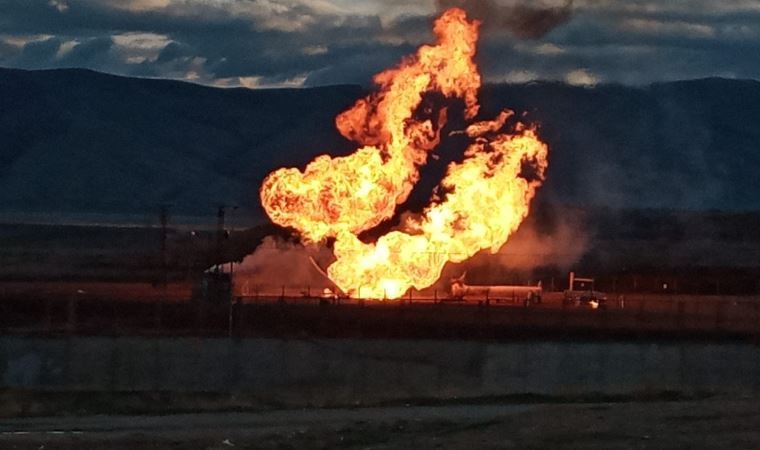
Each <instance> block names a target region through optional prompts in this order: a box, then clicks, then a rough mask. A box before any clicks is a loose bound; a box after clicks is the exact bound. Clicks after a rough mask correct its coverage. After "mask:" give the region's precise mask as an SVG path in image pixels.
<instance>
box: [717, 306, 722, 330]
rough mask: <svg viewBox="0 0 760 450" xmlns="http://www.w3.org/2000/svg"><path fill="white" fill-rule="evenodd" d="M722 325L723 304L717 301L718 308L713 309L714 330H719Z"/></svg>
mask: <svg viewBox="0 0 760 450" xmlns="http://www.w3.org/2000/svg"><path fill="white" fill-rule="evenodd" d="M722 325H723V302H722V301H720V300H718V306H717V308H715V329H716V330H720V328H721V326H722Z"/></svg>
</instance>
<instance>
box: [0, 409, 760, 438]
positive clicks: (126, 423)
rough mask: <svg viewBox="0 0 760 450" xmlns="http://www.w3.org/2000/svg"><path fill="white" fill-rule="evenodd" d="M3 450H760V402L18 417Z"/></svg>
mask: <svg viewBox="0 0 760 450" xmlns="http://www.w3.org/2000/svg"><path fill="white" fill-rule="evenodd" d="M0 448H3V449H35V450H53V449H66V450H73V449H119V450H121V449H123V450H127V449H129V450H144V449H182V450H185V449H187V450H191V449H192V450H195V449H204V450H207V449H214V450H219V449H222V450H224V449H232V448H241V449H299V450H300V449H311V448H314V449H332V448H346V449H397V448H401V449H405V448H408V449H415V450H423V449H439V448H440V449H444V448H445V449H466V450H472V449H511V448H514V449H552V450H558V449H600V450H601V449H604V450H612V449H626V450H627V449H687V448H688V449H716V448H730V449H757V448H760V406H758V403H757V399H753V398H744V399H729V398H710V399H706V400H699V401H673V402H626V403H582V404H566V403H552V404H477V405H468V404H465V405H442V406H394V407H373V408H349V409H328V410H324V409H304V410H287V411H274V412H272V411H270V412H260V413H216V414H180V415H171V416H158V417H153V416H94V417H79V418H35V419H12V420H7V421H4V422H3V423H2V424H1V425H0Z"/></svg>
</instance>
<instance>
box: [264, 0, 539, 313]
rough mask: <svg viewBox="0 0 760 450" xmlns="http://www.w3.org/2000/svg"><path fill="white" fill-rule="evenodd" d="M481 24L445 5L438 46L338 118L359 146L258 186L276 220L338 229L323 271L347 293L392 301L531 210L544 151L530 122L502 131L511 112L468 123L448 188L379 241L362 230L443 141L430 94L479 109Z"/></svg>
mask: <svg viewBox="0 0 760 450" xmlns="http://www.w3.org/2000/svg"><path fill="white" fill-rule="evenodd" d="M478 28H479V23H478V22H477V21H471V20H468V19H467V16H466V14H465V12H464V11H463V10H461V9H458V8H453V9H450V10H448V11H446V12H444V13H443V15H442V16H441V17H439V18H438V19H437V20H436V21H435V26H434V31H435V35H436V38H437V40H436V42H435V43H434V44H432V45H423V46H422V47H420V48H419V49H418V50H417V53H416V54H415V55H413V56H410V57H408V58H406V59H404V61H403V62H402V63H401V64H400V65H399V66H398V67H395V68H392V69H389V70H386V71H384V72H381V73H379V74H377V75H376V76H375V78H374V81H375V83H376V84H377V86H378V90H377V91H376V92H375V93H373V94H371V95H369V96H368V97H366V98H363V99H360V100H358V101H357V102H356V103H355V104H354V105H353V106H352V107H351V108H350V109H348V110H346V111H344V112H343V113H341V114H340V115H338V117H337V118H336V126H337V128H338V130H339V131H340V133H341V134H342V135H343V136H345V137H346V138H347V139H350V140H352V141H354V142H356V143H357V144H358V146H359V147H358V149H357V150H356V151H355V152H354V153H352V154H351V155H349V156H345V157H339V158H332V157H330V156H328V155H323V156H319V157H317V158H316V159H315V160H314V161H312V162H311V163H310V164H309V165H307V166H306V168H305V170H303V171H300V170H298V169H295V168H284V169H279V170H277V171H275V172H273V173H271V174H270V175H269V176H267V178H266V179H265V180H264V182H263V184H262V186H261V190H260V195H261V201H262V205H263V207H264V209H265V211H266V212H267V214H268V216H269V217H270V218H271V220H272V221H273V222H275V223H277V224H278V225H281V226H286V227H291V228H294V229H296V230H297V231H298V232H299V233H300V235H301V236H302V238H303V239H304V240H306V241H310V242H319V241H322V240H324V239H326V238H335V244H334V252H335V257H336V261H335V262H334V263H333V264H332V265H331V266H330V267H328V269H327V273H328V276H329V277H330V279H331V280H332V281H333V282H335V284H336V285H337V286H338V287H340V288H341V290H343V291H344V292H345V293H347V294H348V295H350V296H353V297H363V298H387V299H393V298H398V297H401V296H402V295H404V293H405V292H406V291H407V290H408V289H409V288H411V287H414V288H416V289H423V288H425V287H428V286H430V285H432V284H433V283H435V281H436V280H437V279H438V278H439V277H440V275H441V271H442V270H443V266H444V265H445V264H446V263H447V262H449V261H452V262H461V261H464V260H466V259H469V258H470V257H472V256H473V255H474V254H475V253H477V252H479V251H481V250H484V249H489V250H490V251H492V252H496V251H497V250H498V249H499V248H500V247H501V246H503V245H504V244H505V243H506V242H507V240H508V239H509V236H510V235H511V234H512V233H514V231H515V230H516V229H517V228H518V227H519V225H520V223H521V222H522V220H523V219H524V218H525V217H526V216H527V215H528V212H529V209H530V202H531V200H532V199H533V197H534V196H535V194H536V190H537V189H538V188H539V187H540V186H541V183H542V181H543V179H544V173H545V171H546V167H547V155H548V148H547V146H546V144H544V143H543V142H541V140H540V139H539V138H538V136H537V134H536V131H535V129H534V128H530V127H526V126H524V125H522V124H520V123H518V124H517V126H516V127H514V130H515V131H512V132H507V131H502V130H503V129H504V128H505V124H506V122H507V121H508V119H509V118H510V117H511V116H512V115H513V113H512V112H511V111H504V112H502V113H501V114H499V116H498V117H497V118H496V119H494V120H483V121H478V122H474V123H471V124H470V125H469V126H468V127H467V129H466V130H465V134H466V135H467V136H468V137H469V138H470V139H471V140H472V142H471V143H470V145H469V146H468V147H467V149H466V150H465V153H464V159H463V160H462V161H461V162H455V163H451V164H450V165H449V167H448V169H447V173H446V175H445V176H444V179H443V180H442V181H441V185H442V187H443V188H444V190H445V191H446V192H447V194H446V195H445V196H443V197H442V198H440V199H435V200H434V201H432V202H431V204H430V206H428V207H427V208H426V209H425V210H424V211H423V213H422V214H421V215H420V216H419V217H417V218H415V219H409V220H407V221H406V222H405V223H404V224H402V226H401V227H400V228H399V229H397V230H394V231H391V232H389V233H387V234H385V235H383V236H381V237H380V238H379V239H378V240H377V242H374V243H365V242H362V241H361V240H360V239H359V238H358V234H359V233H361V232H362V231H365V230H368V229H371V228H373V227H375V226H377V225H379V224H380V223H382V222H383V221H385V220H388V219H389V218H391V217H393V215H394V214H395V213H396V209H397V206H398V205H399V204H401V203H403V202H404V201H406V199H407V198H408V196H409V194H410V193H411V191H412V188H413V187H414V185H415V184H416V183H417V181H418V180H419V177H420V174H419V168H420V167H421V166H423V165H424V164H425V163H426V162H427V159H428V156H429V155H430V153H431V152H433V151H434V150H435V148H436V147H437V145H438V143H439V142H440V138H441V137H440V132H441V129H442V128H443V127H444V125H445V124H446V119H447V110H446V109H445V108H442V109H441V110H440V112H439V113H438V114H437V115H434V117H423V118H420V116H421V115H420V114H417V111H418V109H419V108H420V105H421V104H422V102H423V98H424V96H425V95H427V94H430V93H438V94H440V95H442V96H444V97H446V98H458V99H461V100H462V101H463V102H464V107H465V118H466V119H468V120H473V119H474V118H475V117H476V116H477V114H478V109H479V105H478V99H477V91H478V89H479V88H480V84H481V78H480V74H479V73H478V70H477V66H476V64H475V63H474V61H473V58H474V56H475V53H476V44H477V40H478ZM428 115H430V114H428Z"/></svg>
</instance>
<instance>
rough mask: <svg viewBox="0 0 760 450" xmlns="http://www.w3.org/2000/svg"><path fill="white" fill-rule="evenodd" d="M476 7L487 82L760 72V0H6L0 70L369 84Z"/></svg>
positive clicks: (259, 83)
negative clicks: (455, 16) (456, 12)
mask: <svg viewBox="0 0 760 450" xmlns="http://www.w3.org/2000/svg"><path fill="white" fill-rule="evenodd" d="M463 3H465V4H469V3H472V4H477V6H476V7H474V8H473V7H472V6H470V7H469V8H467V9H469V10H471V11H472V12H474V13H475V14H476V15H478V14H480V15H483V16H484V18H485V19H486V20H485V24H484V30H483V38H482V41H481V47H480V54H479V57H478V60H479V64H480V65H481V67H482V70H483V73H484V76H485V78H486V81H489V82H499V81H508V82H525V81H530V80H534V79H545V80H562V81H567V82H569V83H572V84H595V83H608V82H615V83H624V84H634V85H637V84H646V83H650V82H656V81H669V80H676V79H691V78H702V77H711V76H719V77H727V78H753V79H755V78H758V73H760V58H758V50H760V1H758V0H724V1H714V0H681V1H647V0H633V1H631V0H575V1H569V0H546V1H543V2H542V1H538V2H519V1H515V0H490V1H488V2H485V1H483V0H481V1H476V0H471V1H465V0H438V1H436V0H424V1H418V2H408V1H402V0H382V1H381V0H0V66H2V67H11V68H24V69H42V68H62V67H80V68H89V69H94V70H98V71H103V72H109V73H115V74H121V75H129V76H143V77H159V78H173V79H183V80H188V81H194V82H197V83H203V84H209V85H217V86H246V87H270V86H313V85H328V84H338V83H362V84H367V83H368V81H369V80H370V77H371V75H372V74H373V73H375V72H377V71H379V70H382V69H383V68H385V67H389V66H391V65H394V64H396V63H397V62H398V60H399V58H400V57H401V56H403V55H405V54H408V53H411V52H413V50H414V48H415V47H416V46H418V45H419V44H421V43H424V42H429V41H430V40H431V37H432V36H431V31H430V29H431V21H432V18H433V17H434V15H435V14H436V12H437V11H438V10H440V9H441V8H442V7H445V6H450V5H453V4H463Z"/></svg>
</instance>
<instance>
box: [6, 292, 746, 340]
mask: <svg viewBox="0 0 760 450" xmlns="http://www.w3.org/2000/svg"><path fill="white" fill-rule="evenodd" d="M294 290H296V291H297V289H296V288H292V289H284V290H283V289H281V290H280V292H279V294H278V293H272V292H260V293H258V295H254V296H249V297H242V296H238V297H235V298H234V299H233V301H232V302H228V303H218V304H212V303H208V302H205V301H201V300H197V299H196V300H177V299H174V300H167V299H161V298H160V297H157V298H155V299H152V300H142V301H134V300H116V299H111V298H108V297H99V296H86V295H69V296H66V297H51V296H40V297H35V296H22V297H14V298H5V299H3V300H1V301H0V331H2V332H4V333H24V334H35V335H59V334H70V335H178V336H189V335H200V336H228V337H243V336H286V335H315V336H328V337H353V336H377V337H423V338H428V337H429V338H449V337H459V338H477V339H490V338H507V337H523V336H533V335H536V336H541V337H549V338H551V337H554V336H561V337H565V336H568V335H576V336H582V337H594V338H604V337H612V338H615V337H625V336H638V337H646V336H657V337H663V336H672V337H684V336H688V337H701V338H715V337H720V338H723V337H750V338H755V337H758V336H760V301H758V300H757V299H755V298H729V297H714V298H713V297H692V296H683V297H679V296H673V297H669V298H663V297H662V296H652V295H646V294H639V295H632V296H631V295H628V296H618V297H615V298H611V299H608V301H607V304H606V307H605V308H599V309H591V308H588V307H586V308H583V307H576V306H573V305H566V304H565V303H564V302H562V296H561V294H560V293H548V294H546V295H545V296H544V298H543V301H542V303H540V304H531V305H529V306H526V305H525V303H524V302H523V300H522V299H518V298H512V299H486V298H482V299H466V300H465V301H453V300H452V299H449V298H445V297H442V298H436V296H427V295H416V294H415V293H412V294H410V295H407V296H405V297H404V298H402V299H397V300H388V301H382V300H369V299H363V300H362V299H339V298H334V297H331V298H324V297H322V296H321V295H319V296H314V295H303V293H302V294H301V295H289V294H290V293H291V292H292V291H294ZM307 294H308V291H307Z"/></svg>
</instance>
